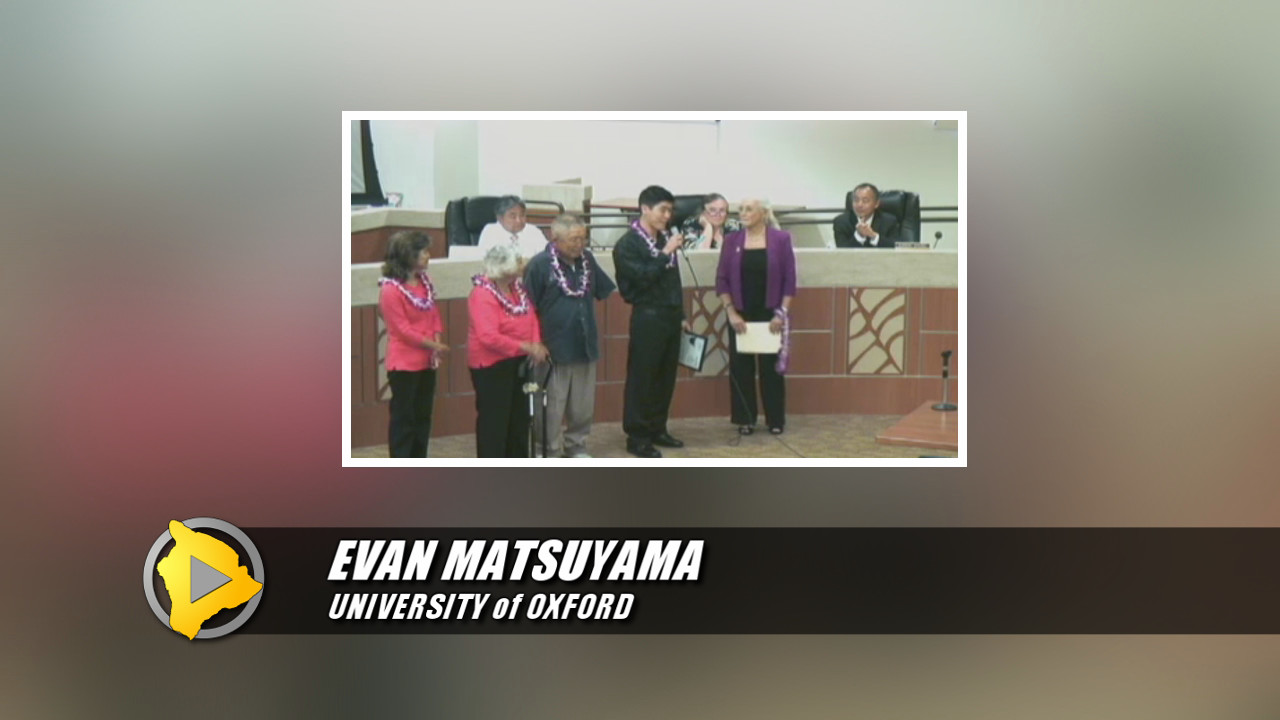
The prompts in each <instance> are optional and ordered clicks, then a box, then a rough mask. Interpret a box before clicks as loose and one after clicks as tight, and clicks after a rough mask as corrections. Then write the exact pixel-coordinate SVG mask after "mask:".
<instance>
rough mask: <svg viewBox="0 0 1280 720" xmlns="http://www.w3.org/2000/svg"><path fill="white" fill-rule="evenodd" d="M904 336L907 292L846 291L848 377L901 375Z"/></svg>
mask: <svg viewBox="0 0 1280 720" xmlns="http://www.w3.org/2000/svg"><path fill="white" fill-rule="evenodd" d="M906 337H907V291H906V290H905V289H902V288H897V289H891V288H851V289H850V290H849V365H848V368H847V371H848V373H849V374H850V375H902V374H903V367H904V365H905V361H904V357H905V355H906Z"/></svg>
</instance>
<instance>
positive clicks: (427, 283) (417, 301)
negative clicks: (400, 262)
mask: <svg viewBox="0 0 1280 720" xmlns="http://www.w3.org/2000/svg"><path fill="white" fill-rule="evenodd" d="M418 279H419V280H420V281H422V286H423V287H425V288H426V289H427V296H426V297H425V298H422V297H418V296H417V295H414V294H413V293H412V292H410V291H409V288H407V287H405V286H404V283H402V282H400V281H399V280H396V279H395V278H389V277H384V278H378V284H379V285H394V286H395V287H396V289H397V290H399V291H400V293H401V294H403V295H404V296H405V297H406V298H408V300H409V302H410V303H411V304H412V305H413V306H414V307H416V308H418V309H419V310H430V309H431V308H433V307H435V306H436V286H435V285H432V284H431V278H429V277H427V274H426V273H424V272H420V273H418Z"/></svg>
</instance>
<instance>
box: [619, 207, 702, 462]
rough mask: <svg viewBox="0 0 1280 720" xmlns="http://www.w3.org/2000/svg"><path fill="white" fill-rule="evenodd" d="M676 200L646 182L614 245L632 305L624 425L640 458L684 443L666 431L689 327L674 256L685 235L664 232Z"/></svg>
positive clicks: (630, 445) (632, 450) (622, 288)
mask: <svg viewBox="0 0 1280 720" xmlns="http://www.w3.org/2000/svg"><path fill="white" fill-rule="evenodd" d="M674 206H675V197H673V196H672V195H671V193H670V192H669V191H667V189H666V188H663V187H659V186H657V185H650V186H649V187H647V188H645V189H644V190H643V191H642V192H641V193H640V219H639V220H636V221H635V222H633V223H632V224H631V229H630V230H628V231H627V232H626V233H625V234H624V235H623V236H622V237H621V238H619V239H618V242H617V243H616V244H615V245H614V246H613V267H614V274H615V275H616V276H617V279H618V291H619V292H620V293H621V294H622V299H623V300H625V301H626V302H627V303H628V304H629V305H631V331H630V336H631V337H630V340H629V342H628V345H627V383H626V389H625V391H624V395H623V401H622V429H623V431H624V432H625V433H626V434H627V452H629V453H631V454H632V455H635V456H636V457H642V458H660V457H662V452H661V451H659V450H658V449H657V448H656V447H654V446H655V445H657V446H661V447H669V448H679V447H684V443H683V442H681V441H679V440H677V439H676V438H674V437H672V436H671V433H670V432H668V431H667V414H668V413H669V411H670V409H671V396H672V395H673V394H674V393H675V389H676V364H677V361H678V358H679V353H680V331H681V329H682V328H685V329H687V328H688V323H687V322H685V316H684V289H683V288H682V287H681V285H680V267H679V265H677V262H676V253H677V252H678V251H679V250H680V248H681V247H682V246H683V245H684V238H683V237H682V236H681V235H680V234H679V233H673V234H671V235H669V236H668V235H667V234H666V230H667V224H668V223H669V222H670V221H671V212H672V209H673V208H674Z"/></svg>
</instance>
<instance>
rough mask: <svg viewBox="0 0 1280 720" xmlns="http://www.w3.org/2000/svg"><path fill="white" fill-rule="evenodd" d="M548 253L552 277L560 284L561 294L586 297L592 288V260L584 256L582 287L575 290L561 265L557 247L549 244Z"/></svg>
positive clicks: (584, 253)
mask: <svg viewBox="0 0 1280 720" xmlns="http://www.w3.org/2000/svg"><path fill="white" fill-rule="evenodd" d="M547 251H548V252H549V253H550V254H551V276H552V277H554V278H555V279H556V282H557V283H559V285H560V292H562V293H564V294H565V295H566V296H568V297H571V298H580V297H582V296H583V295H586V294H587V290H589V289H590V288H591V259H590V258H589V257H587V254H586V252H583V254H582V287H580V288H578V289H577V290H573V289H571V288H570V287H569V278H568V276H567V274H566V273H565V271H564V268H563V267H561V265H560V253H558V252H556V246H555V245H552V244H548V245H547Z"/></svg>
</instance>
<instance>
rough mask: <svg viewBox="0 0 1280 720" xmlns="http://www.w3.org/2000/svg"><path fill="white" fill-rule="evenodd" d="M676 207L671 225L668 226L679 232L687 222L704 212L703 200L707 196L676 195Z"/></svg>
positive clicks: (672, 211) (673, 209)
mask: <svg viewBox="0 0 1280 720" xmlns="http://www.w3.org/2000/svg"><path fill="white" fill-rule="evenodd" d="M675 197H676V202H675V206H674V207H673V208H672V210H671V223H670V224H669V225H668V226H667V227H670V228H673V229H675V230H679V229H680V226H681V225H683V224H684V221H685V220H688V219H689V218H691V217H693V216H694V215H697V214H698V213H700V212H702V199H703V198H705V197H706V195H676V196H675Z"/></svg>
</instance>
